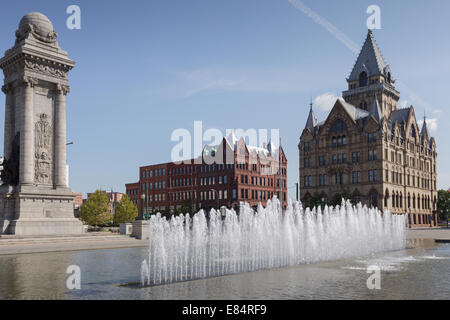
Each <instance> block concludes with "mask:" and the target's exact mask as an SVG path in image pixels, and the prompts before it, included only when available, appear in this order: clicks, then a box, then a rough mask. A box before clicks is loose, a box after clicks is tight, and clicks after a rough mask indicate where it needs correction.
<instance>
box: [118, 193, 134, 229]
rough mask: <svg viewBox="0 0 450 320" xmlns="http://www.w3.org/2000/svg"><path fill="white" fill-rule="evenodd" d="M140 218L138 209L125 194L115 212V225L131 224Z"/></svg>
mask: <svg viewBox="0 0 450 320" xmlns="http://www.w3.org/2000/svg"><path fill="white" fill-rule="evenodd" d="M137 216H138V209H137V208H136V206H135V205H134V204H133V202H131V200H130V198H129V197H128V196H127V195H126V194H125V195H123V196H122V199H120V201H119V203H117V205H116V210H115V212H114V224H115V225H117V224H120V223H130V222H133V221H134V220H136V218H137Z"/></svg>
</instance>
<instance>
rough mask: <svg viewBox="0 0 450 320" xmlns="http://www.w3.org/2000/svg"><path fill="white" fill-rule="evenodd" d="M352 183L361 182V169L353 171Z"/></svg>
mask: <svg viewBox="0 0 450 320" xmlns="http://www.w3.org/2000/svg"><path fill="white" fill-rule="evenodd" d="M352 183H353V184H359V183H361V171H353V173H352Z"/></svg>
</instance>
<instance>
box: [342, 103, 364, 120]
mask: <svg viewBox="0 0 450 320" xmlns="http://www.w3.org/2000/svg"><path fill="white" fill-rule="evenodd" d="M338 100H339V102H340V103H341V104H342V106H343V107H344V109H345V110H347V112H348V114H349V115H350V116H351V117H352V119H353V120H355V121H356V120H359V119H362V118H365V117H367V116H369V112H368V111H366V110H363V109H360V108H357V107H355V106H354V105H352V104H350V103H348V102H346V101H345V100H343V99H338Z"/></svg>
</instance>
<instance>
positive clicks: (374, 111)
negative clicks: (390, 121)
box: [369, 95, 383, 122]
mask: <svg viewBox="0 0 450 320" xmlns="http://www.w3.org/2000/svg"><path fill="white" fill-rule="evenodd" d="M369 112H370V115H372V116H373V117H374V118H375V120H377V121H378V122H381V119H383V114H382V113H381V108H380V104H379V103H378V99H377V96H376V95H375V96H374V97H373V101H372V105H371V106H370V110H369Z"/></svg>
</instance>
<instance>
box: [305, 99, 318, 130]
mask: <svg viewBox="0 0 450 320" xmlns="http://www.w3.org/2000/svg"><path fill="white" fill-rule="evenodd" d="M316 125H317V119H316V117H315V116H314V112H313V102H312V98H311V102H310V104H309V115H308V120H306V126H305V129H306V128H307V129H309V131H311V133H312V134H314V129H315V127H316Z"/></svg>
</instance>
